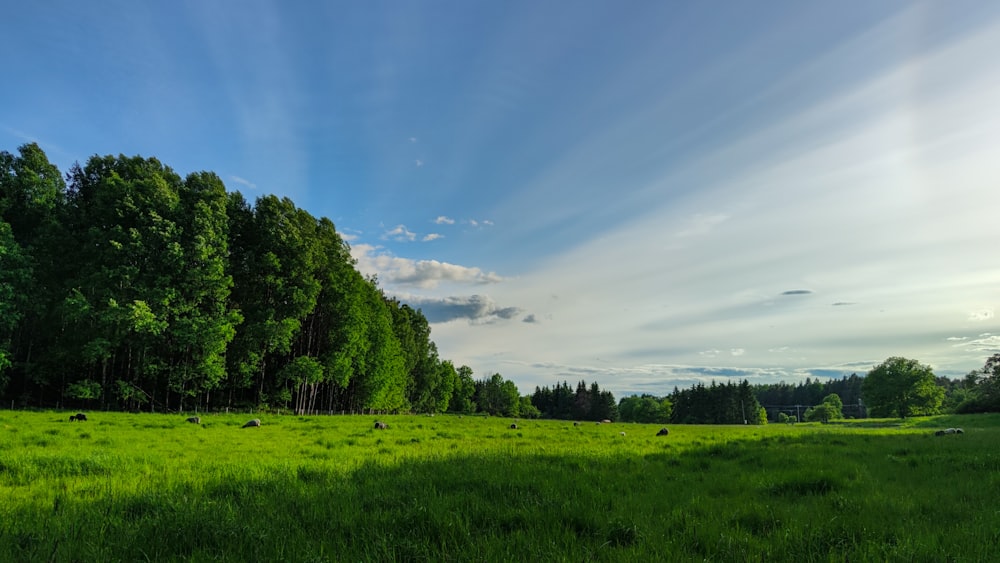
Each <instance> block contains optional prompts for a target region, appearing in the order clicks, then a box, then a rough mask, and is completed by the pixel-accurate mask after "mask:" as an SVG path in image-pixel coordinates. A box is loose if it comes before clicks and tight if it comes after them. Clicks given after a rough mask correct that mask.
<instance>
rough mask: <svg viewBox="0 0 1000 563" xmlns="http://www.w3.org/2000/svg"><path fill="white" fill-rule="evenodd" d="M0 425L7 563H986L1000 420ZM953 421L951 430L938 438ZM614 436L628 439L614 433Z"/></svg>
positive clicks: (142, 419) (163, 420)
mask: <svg viewBox="0 0 1000 563" xmlns="http://www.w3.org/2000/svg"><path fill="white" fill-rule="evenodd" d="M69 414H70V413H62V412H21V411H0V560H3V561H85V562H91V561H137V560H152V561H181V560H183V561H187V560H192V561H207V560H224V561H691V560H709V561H797V562H801V561H847V560H850V561H908V562H909V561H986V560H992V559H994V558H995V557H996V554H997V553H998V548H1000V545H998V543H1000V447H998V446H1000V416H994V415H981V416H964V417H936V418H924V419H913V420H908V421H907V422H906V423H905V424H900V423H899V422H898V421H881V422H880V421H860V422H857V423H845V424H838V425H833V424H828V425H801V424H800V425H794V426H791V425H770V426H763V427H752V426H751V427H747V426H726V427H718V426H671V427H670V435H669V436H666V437H657V436H656V435H655V434H656V431H657V430H658V429H659V426H651V425H635V424H603V425H597V424H594V423H583V424H581V425H580V426H574V425H573V424H572V423H570V422H564V421H518V428H517V429H516V430H512V429H510V428H509V425H510V422H511V421H510V420H507V419H500V418H484V417H470V416H465V417H457V416H440V415H439V416H436V417H429V416H388V417H381V418H379V419H380V420H384V421H385V422H387V423H388V425H389V427H388V429H386V430H375V429H373V424H374V421H375V420H376V417H363V416H356V417H293V416H284V417H279V416H271V417H267V416H263V417H261V418H262V420H263V426H261V427H260V428H247V429H243V428H240V426H241V425H242V423H243V422H245V421H246V420H247V419H248V418H249V417H247V416H241V417H236V416H228V415H203V416H202V424H201V425H195V424H189V423H187V422H185V417H183V416H176V415H175V416H170V415H153V414H122V413H100V412H94V413H90V415H89V418H90V420H89V421H87V422H69V421H68V417H69ZM952 426H961V427H963V428H964V430H965V433H964V434H961V435H949V436H934V430H937V429H940V428H946V427H952ZM622 432H624V433H625V434H624V435H622Z"/></svg>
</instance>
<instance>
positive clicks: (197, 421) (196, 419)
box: [187, 416, 201, 424]
mask: <svg viewBox="0 0 1000 563" xmlns="http://www.w3.org/2000/svg"><path fill="white" fill-rule="evenodd" d="M187 421H188V422H190V423H191V424H201V417H200V416H192V417H191V418H189V419H187Z"/></svg>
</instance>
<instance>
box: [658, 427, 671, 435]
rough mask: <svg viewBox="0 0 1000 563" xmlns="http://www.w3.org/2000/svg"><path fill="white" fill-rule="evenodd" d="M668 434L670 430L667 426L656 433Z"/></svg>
mask: <svg viewBox="0 0 1000 563" xmlns="http://www.w3.org/2000/svg"><path fill="white" fill-rule="evenodd" d="M667 434H670V430H668V429H667V428H666V427H664V428H660V431H659V432H657V433H656V435H657V436H666V435H667Z"/></svg>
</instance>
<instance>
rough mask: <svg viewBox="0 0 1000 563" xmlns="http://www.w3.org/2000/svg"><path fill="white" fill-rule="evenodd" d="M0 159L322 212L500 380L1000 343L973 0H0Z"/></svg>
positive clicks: (454, 353) (994, 123)
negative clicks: (77, 166)
mask: <svg viewBox="0 0 1000 563" xmlns="http://www.w3.org/2000/svg"><path fill="white" fill-rule="evenodd" d="M0 52H3V53H4V54H5V57H4V63H3V66H2V76H3V78H4V80H3V86H2V87H0V150H6V151H9V152H16V149H17V147H19V146H20V145H22V144H24V143H27V142H37V143H38V144H39V145H40V146H41V147H42V149H43V150H45V152H46V154H47V155H48V156H49V159H50V160H51V161H52V162H53V163H55V164H56V165H58V166H59V167H60V169H62V170H63V171H66V170H68V168H69V167H70V166H71V165H72V164H73V163H74V162H81V163H82V162H85V161H86V159H87V158H89V157H90V156H92V155H95V154H98V155H105V154H125V155H129V156H131V155H142V156H147V157H156V158H158V159H159V160H160V161H162V162H163V163H165V164H167V165H168V166H170V167H172V168H173V169H174V170H175V171H177V172H178V173H180V174H182V175H184V174H187V173H190V172H196V171H200V170H209V171H214V172H215V173H217V174H218V175H219V176H220V177H221V178H222V179H223V181H224V182H225V183H226V185H227V188H228V189H230V190H232V191H236V190H238V191H240V192H242V193H243V194H244V195H245V196H247V198H248V199H251V200H252V199H254V198H256V197H259V196H262V195H266V194H277V195H279V196H283V197H288V198H290V199H291V200H292V201H293V202H294V203H295V204H296V205H297V206H299V207H301V208H303V209H306V210H307V211H309V212H310V213H312V214H313V215H315V216H317V217H328V218H330V219H331V220H333V221H334V223H335V224H336V226H337V229H338V231H339V232H340V233H341V234H342V236H343V237H344V238H345V240H347V241H348V242H349V244H350V245H351V248H352V254H353V255H354V257H355V258H356V259H357V266H358V268H359V270H361V271H362V272H364V273H365V274H376V275H377V276H378V280H379V284H380V286H381V287H382V288H383V289H384V290H385V291H386V292H387V293H388V294H390V295H393V296H397V297H399V298H400V299H401V300H402V301H403V302H406V303H409V304H411V305H412V306H414V307H418V308H420V309H421V310H422V311H423V312H424V314H425V315H426V316H427V318H428V320H429V321H431V329H432V334H431V338H432V340H434V342H435V343H436V344H437V347H438V350H439V353H440V355H441V357H442V358H444V359H450V360H452V361H453V362H454V363H455V365H456V366H459V365H468V366H469V367H471V368H472V369H473V371H474V373H475V376H476V377H487V376H489V375H490V374H492V373H500V374H502V375H503V376H504V377H505V378H506V379H510V380H513V381H514V382H515V383H517V385H518V387H519V388H520V390H521V392H522V393H525V394H527V393H530V392H532V391H533V390H534V388H535V386H545V385H547V386H552V385H555V384H558V383H560V382H562V381H568V382H570V384H571V385H574V384H575V383H576V382H578V381H580V380H585V381H587V382H588V383H590V382H593V381H597V382H599V384H600V385H601V387H602V388H605V389H609V390H611V391H612V392H614V393H615V394H616V395H618V396H622V395H626V394H632V393H652V394H655V395H664V394H667V393H669V392H670V391H672V390H673V388H674V387H675V386H677V387H681V388H684V387H689V386H690V385H692V384H695V383H697V382H704V383H706V384H707V383H708V382H710V381H713V380H714V381H717V382H720V383H722V382H725V381H728V380H730V379H733V380H742V379H747V380H749V381H750V382H751V383H753V384H758V383H773V382H777V381H787V382H790V383H798V382H801V381H803V380H805V379H806V378H807V377H811V378H821V379H823V378H839V377H843V376H846V375H850V374H851V373H858V374H859V375H861V374H864V373H865V372H867V371H868V370H870V369H871V368H872V367H873V366H875V365H877V364H878V363H880V362H882V361H884V360H885V359H887V358H889V357H892V356H904V357H908V358H913V359H917V360H919V361H921V362H923V363H925V364H928V365H931V366H932V367H933V368H934V369H935V371H936V373H937V374H939V375H946V376H950V377H961V376H963V375H964V374H966V373H968V372H969V371H971V370H974V369H978V368H981V367H982V366H983V364H984V363H985V360H986V358H987V357H989V356H990V355H992V354H994V353H998V352H1000V320H998V318H997V311H998V309H1000V262H998V261H997V257H998V254H997V249H998V247H1000V245H998V243H1000V220H998V210H1000V103H998V102H997V100H1000V57H998V56H997V53H1000V3H998V2H993V1H965V0H957V1H954V2H918V1H905V2H904V1H896V0H885V1H880V2H868V1H862V0H847V1H845V2H801V1H798V0H796V1H783V0H771V1H768V2H727V1H723V2H698V1H684V0H677V1H670V2H663V1H659V0H655V1H653V0H637V1H635V2H628V3H621V2H612V1H593V0H579V1H574V2H537V1H521V0H505V1H503V2H466V1H458V0H451V1H436V0H426V1H420V2H417V1H407V0H398V1H391V2H390V1H379V0H373V1H370V2H306V1H270V0H246V1H239V2H235V1H225V0H220V1H213V2H203V1H153V2H131V1H121V2H113V1H109V2H103V3H99V5H93V4H90V3H82V2H71V1H46V0H41V1H38V2H17V3H14V4H12V5H10V6H7V7H6V8H5V9H4V15H3V18H0Z"/></svg>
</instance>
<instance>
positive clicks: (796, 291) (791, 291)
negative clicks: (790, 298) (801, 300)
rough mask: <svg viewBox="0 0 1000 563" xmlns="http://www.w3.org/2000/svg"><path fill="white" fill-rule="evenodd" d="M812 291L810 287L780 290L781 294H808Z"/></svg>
mask: <svg viewBox="0 0 1000 563" xmlns="http://www.w3.org/2000/svg"><path fill="white" fill-rule="evenodd" d="M810 293H812V290H810V289H789V290H788V291H782V292H781V294H782V295H809V294H810Z"/></svg>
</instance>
